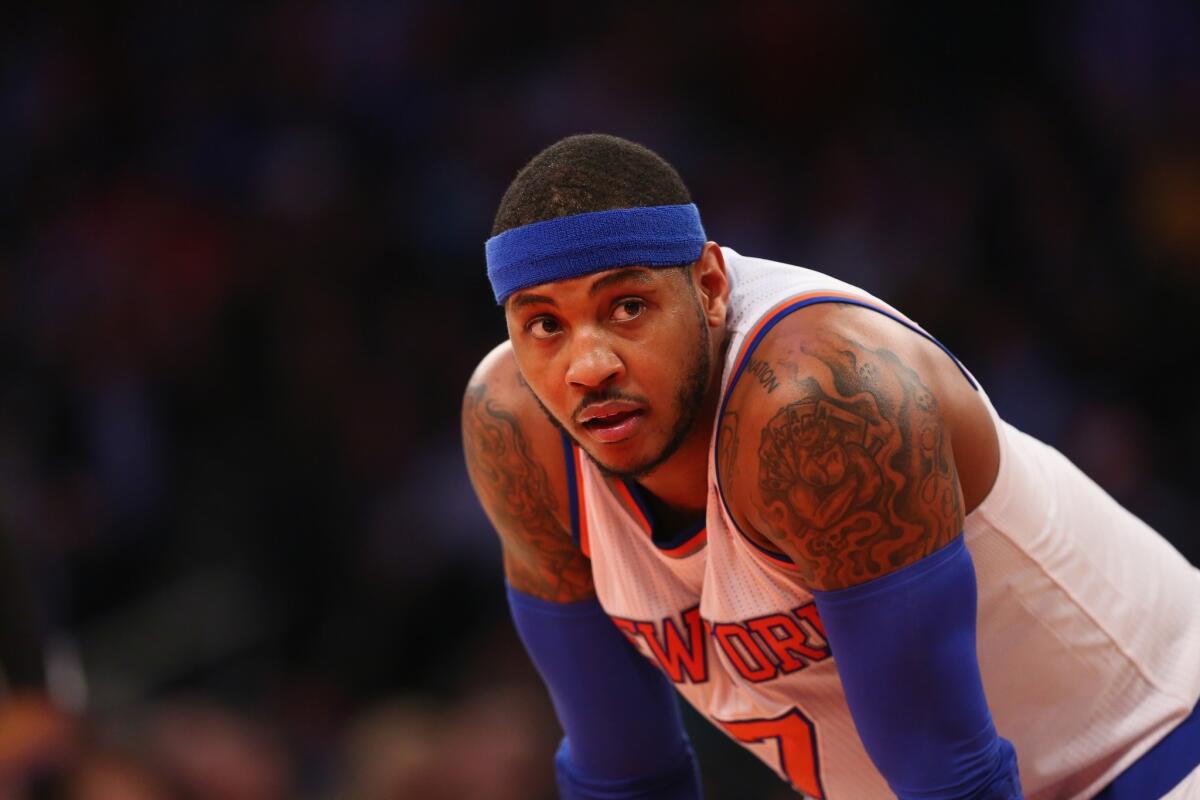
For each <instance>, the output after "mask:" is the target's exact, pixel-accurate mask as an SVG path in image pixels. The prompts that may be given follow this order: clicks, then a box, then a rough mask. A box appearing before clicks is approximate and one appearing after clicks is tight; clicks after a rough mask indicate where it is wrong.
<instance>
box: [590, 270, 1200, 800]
mask: <svg viewBox="0 0 1200 800" xmlns="http://www.w3.org/2000/svg"><path fill="white" fill-rule="evenodd" d="M724 253H725V261H726V265H727V267H728V271H729V277H730V282H731V284H732V290H731V297H730V312H729V321H728V325H729V333H730V336H731V342H730V347H729V351H728V352H729V355H728V358H727V362H726V364H725V369H724V376H723V392H724V396H727V395H728V392H729V391H730V390H731V389H732V386H731V385H730V384H731V380H732V379H733V378H734V377H735V375H736V374H737V368H738V365H739V364H741V363H742V362H744V361H745V360H746V359H747V356H748V354H749V352H750V351H751V350H752V349H753V346H754V345H755V344H756V342H757V339H758V338H761V336H762V335H763V334H764V333H765V331H766V329H769V327H770V326H771V325H772V324H773V320H778V319H781V318H782V317H783V316H785V315H786V314H788V313H791V311H793V310H795V309H796V308H799V307H802V306H803V305H807V304H810V303H815V302H831V301H842V302H854V303H859V304H862V305H865V306H868V307H871V308H874V309H876V310H879V311H881V312H883V313H885V314H887V315H889V316H892V317H893V318H895V319H897V320H898V321H899V322H901V323H902V324H906V325H908V326H909V327H913V328H914V329H916V328H915V326H913V325H912V323H911V322H908V321H907V320H905V319H904V318H903V317H902V316H901V315H899V313H898V312H896V311H895V310H894V309H892V308H890V307H889V306H887V305H886V304H884V303H882V302H881V301H879V300H877V299H876V298H874V297H872V296H870V295H869V294H867V293H866V292H864V291H862V290H861V289H858V288H855V287H853V286H850V285H848V284H846V283H843V282H841V281H838V280H836V279H834V278H831V277H829V276H827V275H822V274H820V273H818V272H813V271H811V270H807V269H803V268H800V267H794V266H789V265H785V264H778V263H775V262H770V261H764V260H762V259H755V258H746V257H743V256H740V255H738V254H737V253H735V252H733V251H732V250H728V249H726V250H725V251H724ZM756 377H757V378H758V379H759V380H769V379H770V376H762V375H758V376H756ZM981 391H982V390H981ZM985 399H986V398H985ZM988 407H989V409H991V404H990V402H989V403H988ZM992 416H993V419H994V420H995V423H996V429H997V432H998V435H999V438H1000V471H999V475H998V476H997V478H996V483H995V486H994V487H993V488H992V490H991V492H990V494H989V495H988V497H987V498H986V499H985V500H984V502H983V503H982V504H980V506H979V507H978V508H976V509H975V510H974V511H972V512H971V514H970V515H968V516H967V518H966V525H965V541H966V545H967V547H968V549H969V550H970V552H971V556H972V558H973V559H974V562H975V570H976V574H977V577H978V584H979V612H978V653H979V663H980V667H981V671H982V674H983V683H984V688H985V691H986V693H987V698H988V704H989V706H990V708H991V711H992V715H993V718H994V719H995V723H996V728H997V729H998V730H999V732H1000V735H1001V736H1004V737H1005V738H1007V739H1008V740H1010V741H1011V742H1012V743H1013V744H1014V746H1015V747H1016V751H1017V755H1018V759H1019V763H1020V770H1021V782H1022V785H1023V787H1024V790H1025V796H1026V797H1027V798H1029V800H1049V798H1055V799H1056V800H1057V799H1058V798H1088V797H1091V796H1092V795H1093V794H1094V793H1095V792H1097V791H1099V790H1100V789H1101V788H1103V787H1104V786H1105V785H1106V784H1107V783H1109V782H1110V781H1111V780H1112V779H1113V778H1114V777H1116V776H1117V775H1118V774H1119V773H1120V772H1121V771H1122V770H1123V769H1125V768H1126V767H1127V766H1129V765H1130V764H1131V763H1133V762H1134V761H1135V760H1136V759H1137V758H1138V757H1139V756H1140V755H1142V754H1143V753H1144V752H1145V751H1146V750H1148V749H1149V748H1150V747H1151V746H1152V745H1153V744H1154V743H1156V742H1157V741H1158V740H1159V739H1160V738H1162V737H1163V736H1164V735H1166V734H1167V733H1168V732H1169V731H1170V729H1171V728H1172V727H1174V726H1175V725H1176V724H1177V723H1179V722H1180V721H1181V720H1182V719H1184V718H1185V717H1186V716H1187V715H1188V713H1189V712H1190V711H1191V709H1192V707H1193V706H1194V705H1195V703H1196V699H1197V696H1198V695H1200V571H1198V570H1196V569H1194V568H1193V567H1191V566H1190V565H1189V564H1188V563H1187V561H1186V560H1185V559H1184V558H1183V557H1182V556H1181V555H1179V553H1178V552H1176V551H1175V550H1174V549H1173V548H1172V547H1171V546H1170V545H1169V544H1168V543H1167V542H1166V541H1165V540H1164V539H1162V538H1161V537H1160V536H1159V535H1158V534H1156V533H1155V532H1154V531H1153V530H1151V529H1150V528H1149V527H1147V526H1146V525H1145V524H1144V523H1142V522H1141V521H1140V520H1138V519H1137V518H1136V517H1134V516H1133V515H1131V514H1130V513H1129V512H1127V511H1126V510H1125V509H1123V508H1121V507H1120V506H1119V505H1118V504H1117V503H1116V502H1115V501H1114V500H1113V499H1112V498H1110V497H1109V496H1108V495H1107V494H1105V492H1104V491H1103V490H1101V489H1100V488H1099V487H1098V486H1097V485H1096V484H1095V483H1093V482H1092V481H1091V480H1090V479H1089V478H1087V477H1086V476H1085V475H1084V474H1083V473H1081V472H1080V471H1079V470H1078V469H1076V468H1075V467H1074V466H1073V465H1072V464H1071V463H1070V462H1069V461H1067V459H1066V458H1064V457H1063V456H1062V455H1061V454H1059V453H1058V452H1057V451H1056V450H1054V449H1053V448H1051V447H1048V446H1047V445H1044V444H1042V443H1041V442H1039V441H1037V440H1035V439H1033V438H1031V437H1029V436H1026V435H1025V434H1023V433H1021V432H1020V431H1018V430H1016V429H1015V428H1013V427H1012V426H1010V425H1008V424H1006V423H1004V422H1003V421H1001V420H1000V419H999V417H997V416H996V413H995V410H994V409H993V410H992ZM715 440H716V433H715V432H714V441H715ZM711 449H712V448H710V459H709V471H708V476H709V477H708V481H709V492H708V509H707V515H706V519H705V520H704V522H703V525H697V527H696V529H695V530H693V531H686V532H684V533H682V534H681V535H679V536H678V537H676V539H675V540H674V541H669V542H657V543H656V542H655V541H653V540H652V538H651V530H652V520H651V514H650V512H649V511H648V509H647V507H646V505H645V503H643V502H642V500H641V498H640V497H639V494H638V491H639V490H638V487H637V486H636V484H633V483H629V482H624V481H620V480H616V479H610V478H607V477H606V476H604V475H603V474H602V473H601V472H600V470H599V469H598V468H597V467H596V465H595V464H594V463H593V462H592V461H591V460H590V459H589V458H588V457H587V456H586V455H585V454H583V453H582V452H581V451H579V449H578V448H573V449H572V453H571V458H570V459H569V464H568V466H569V472H570V473H571V479H572V484H573V485H572V493H571V494H572V497H571V500H572V507H573V512H574V513H575V514H576V528H577V531H576V532H577V535H578V537H579V540H580V544H581V546H582V547H583V549H584V552H585V553H586V554H587V555H588V556H589V557H590V558H591V561H592V571H593V574H594V577H595V583H596V591H597V594H598V596H599V599H600V602H601V604H602V605H603V607H604V609H605V611H606V612H607V613H608V614H609V615H610V616H611V617H612V619H613V620H614V622H615V623H616V624H617V626H618V627H619V628H620V629H621V630H622V631H624V633H625V634H626V636H627V637H628V638H629V640H630V641H631V642H633V644H634V645H635V646H636V647H637V648H638V650H639V651H641V652H642V654H643V655H645V656H646V657H647V658H649V659H650V660H651V661H653V662H654V663H655V664H657V665H658V666H660V667H661V668H662V669H663V671H664V672H665V673H666V674H667V675H668V677H669V678H670V679H671V680H672V681H673V682H674V683H675V686H676V688H677V689H678V690H679V692H680V693H681V694H682V695H683V696H684V697H685V698H687V700H688V702H690V703H691V704H692V705H693V706H695V708H696V709H697V710H698V711H699V712H700V713H701V714H703V715H704V716H705V717H707V718H708V719H709V720H711V721H712V722H713V724H715V725H716V726H717V727H719V728H721V729H722V730H724V731H725V732H726V733H727V734H728V735H729V736H731V737H732V738H733V739H735V740H737V741H738V742H740V743H741V744H743V745H744V746H745V747H747V748H748V749H750V750H751V751H753V752H754V753H755V754H756V755H757V756H758V757H759V758H761V759H762V760H763V761H765V762H766V763H767V764H769V765H770V766H771V767H772V768H773V769H774V770H775V771H776V772H777V773H778V774H779V775H780V776H782V777H783V778H784V779H785V780H787V781H788V782H789V783H791V785H792V786H793V787H794V788H795V789H796V790H797V791H798V792H800V793H802V794H804V795H807V796H809V797H813V798H822V799H826V798H827V799H828V800H872V799H873V798H888V797H892V794H891V792H890V791H889V790H888V787H887V784H886V783H885V781H884V779H883V777H882V776H881V775H880V774H879V772H878V770H876V769H875V766H874V765H873V764H872V763H871V760H870V759H869V758H868V757H867V754H866V752H865V751H864V749H863V746H862V743H861V741H860V740H859V737H858V734H857V732H856V730H855V727H854V722H853V720H852V719H851V718H850V712H849V709H848V708H847V706H846V699H845V695H844V693H843V691H842V686H841V682H840V680H839V678H838V673H837V669H836V666H835V664H834V659H833V658H832V657H831V655H830V651H829V647H828V644H827V643H826V641H825V638H824V636H823V635H822V627H821V621H820V618H819V617H818V615H817V613H816V608H815V606H814V605H813V601H812V596H811V595H810V594H809V593H808V592H807V591H805V590H804V588H803V587H802V586H801V583H800V581H799V578H798V575H797V573H796V571H795V569H794V567H793V566H792V565H791V564H789V563H787V562H786V561H785V560H781V559H780V558H779V557H777V556H776V555H773V554H770V553H768V552H766V551H764V550H762V549H761V548H759V547H758V546H757V545H756V544H754V543H752V542H751V541H750V540H749V539H747V538H745V537H744V536H743V535H742V534H741V533H740V532H739V531H738V529H737V527H736V526H735V524H734V523H733V521H732V520H731V519H730V517H729V515H728V513H727V511H726V509H725V507H724V504H723V501H722V499H721V497H720V494H719V492H718V488H717V482H716V473H715V459H714V458H713V457H712V453H711ZM912 646H913V647H921V646H922V643H921V642H913V643H912Z"/></svg>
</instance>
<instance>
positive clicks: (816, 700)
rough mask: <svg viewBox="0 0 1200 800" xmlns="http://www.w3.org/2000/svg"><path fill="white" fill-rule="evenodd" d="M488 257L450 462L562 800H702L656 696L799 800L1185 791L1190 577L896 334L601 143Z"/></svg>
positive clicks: (1194, 736) (852, 294)
mask: <svg viewBox="0 0 1200 800" xmlns="http://www.w3.org/2000/svg"><path fill="white" fill-rule="evenodd" d="M486 252H487V262H488V275H489V278H490V280H491V283H492V287H493V290H494V293H495V296H496V300H497V301H498V302H499V303H500V304H502V306H503V309H504V315H505V319H506V322H507V325H508V333H509V338H508V341H506V342H504V343H503V344H501V345H500V346H499V347H497V348H496V349H495V350H494V351H493V352H492V353H490V354H489V355H488V356H487V357H486V358H484V360H483V362H482V363H481V364H480V366H479V368H478V370H477V371H476V373H475V375H474V376H473V378H472V379H471V382H470V386H469V387H468V389H467V393H466V398H465V401H464V405H463V435H464V440H465V449H466V455H467V462H468V467H469V470H470V474H471V479H472V481H473V484H474V486H475V489H476V492H477V493H478V495H479V498H480V500H481V502H482V504H483V506H484V508H485V510H486V511H487V513H488V515H489V517H490V519H491V521H492V522H493V524H494V525H495V527H496V530H497V531H498V532H499V535H500V539H501V542H502V543H503V550H504V564H505V572H506V576H507V580H508V597H509V601H510V604H511V608H512V613H513V617H514V620H515V622H516V626H517V630H518V632H519V633H520V635H521V638H522V640H523V641H524V643H525V646H526V648H527V649H528V651H529V653H530V655H531V657H532V659H533V661H534V663H535V664H536V666H537V668H538V669H539V671H540V673H541V675H542V676H543V678H544V680H545V682H546V685H547V687H548V688H549V690H550V694H551V697H552V700H553V702H554V705H555V709H556V711H557V713H558V716H559V719H560V721H561V722H562V725H563V728H564V730H565V731H566V737H565V739H564V740H563V743H562V746H561V748H560V750H559V752H558V755H557V758H556V768H557V774H558V781H559V786H560V791H561V794H562V796H563V797H564V798H610V799H611V798H680V799H682V798H696V797H699V796H700V790H699V779H698V777H697V771H696V766H695V763H694V760H695V759H694V757H693V755H692V752H691V750H690V747H689V745H688V743H687V741H686V739H685V736H684V734H683V732H682V728H681V726H680V719H679V715H678V710H677V707H676V706H675V704H674V701H673V695H672V693H671V692H670V690H669V687H670V686H672V685H673V686H674V688H675V689H677V690H678V692H679V693H680V694H682V695H683V696H684V698H686V699H687V701H688V702H690V703H692V705H694V706H695V707H696V709H697V710H698V711H699V712H700V713H701V714H703V715H704V716H705V717H706V718H708V719H709V720H710V721H711V722H712V723H713V724H714V725H716V726H718V727H719V728H721V729H722V730H723V731H724V732H725V733H726V734H728V735H729V736H730V737H732V738H733V739H735V740H736V741H738V742H740V743H742V744H743V745H744V746H746V747H747V748H749V749H750V750H752V751H753V752H754V753H755V754H756V755H758V756H759V757H760V758H761V759H762V760H764V761H765V762H766V763H767V764H769V765H770V766H771V767H772V768H773V769H774V770H775V771H776V772H777V773H778V774H779V775H780V776H781V777H782V778H783V779H785V780H787V781H788V782H789V783H790V784H791V786H792V787H793V788H794V789H795V790H796V791H797V792H798V793H800V794H802V795H804V796H807V797H812V798H828V799H829V800H870V799H871V798H883V797H891V796H893V795H894V796H899V797H901V798H922V799H923V800H943V799H944V798H989V799H990V798H1005V799H1006V800H1007V799H1009V798H1019V797H1028V798H1038V799H1043V798H1045V799H1047V800H1048V799H1049V798H1095V797H1100V798H1106V800H1129V799H1131V798H1137V800H1146V799H1147V798H1158V797H1163V796H1169V797H1171V798H1181V797H1189V798H1191V797H1200V767H1198V765H1200V714H1197V713H1196V711H1195V709H1196V701H1197V696H1198V695H1200V571H1198V570H1196V569H1194V568H1193V567H1191V566H1190V565H1189V564H1188V563H1187V562H1186V561H1185V560H1184V558H1183V557H1182V556H1180V555H1179V554H1178V553H1177V552H1176V551H1175V550H1174V549H1172V548H1171V546H1170V545H1169V544H1168V543H1167V542H1166V541H1165V540H1163V539H1162V538H1161V537H1160V536H1159V535H1158V534H1157V533H1155V532H1154V531H1153V530H1151V529H1150V528H1149V527H1147V526H1146V525H1145V524H1144V523H1142V522H1141V521H1140V520H1138V519H1137V518H1135V517H1134V516H1132V515H1131V514H1130V513H1128V512H1127V511H1125V510H1124V509H1123V508H1121V507H1120V506H1119V505H1118V504H1117V503H1116V502H1115V501H1113V500H1112V499H1111V498H1110V497H1109V496H1108V495H1107V494H1105V493H1104V492H1103V491H1102V490H1101V489H1100V488H1099V487H1097V486H1096V484H1094V483H1093V482H1092V481H1091V480H1089V479H1088V478H1087V477H1086V476H1085V475H1083V474H1082V473H1081V472H1080V471H1079V470H1078V469H1076V468H1075V467H1074V466H1073V465H1072V464H1071V463H1070V462H1068V461H1067V460H1066V459H1065V458H1064V457H1063V456H1062V455H1060V454H1059V453H1058V452H1057V451H1055V450H1054V449H1052V448H1050V447H1048V446H1046V445H1044V444H1042V443H1041V442H1038V441H1036V440H1035V439H1032V438H1030V437H1029V436H1026V435H1025V434H1023V433H1021V432H1020V431H1018V430H1016V429H1015V428H1013V427H1012V426H1010V425H1008V424H1006V423H1005V422H1004V421H1003V420H1001V419H1000V418H999V417H998V416H997V414H996V411H995V409H994V408H993V407H992V405H991V403H990V402H989V401H988V398H987V395H986V394H985V393H984V390H983V388H982V387H980V386H979V385H978V383H977V382H976V381H975V379H974V378H973V377H972V376H971V374H970V373H969V372H968V371H967V370H966V368H965V367H963V366H962V365H961V364H959V363H958V362H957V361H956V360H955V359H954V357H953V356H952V355H950V353H949V352H948V351H947V350H946V349H945V348H944V347H942V346H941V345H940V344H939V343H938V342H937V341H936V340H935V339H933V338H932V337H931V336H929V335H928V334H927V333H925V332H924V331H923V330H922V329H921V328H919V327H918V326H917V325H916V324H915V323H914V322H912V321H910V320H908V319H907V318H906V317H905V316H904V315H903V314H902V313H900V312H899V311H897V310H896V309H894V308H892V307H890V306H889V305H887V304H886V303H884V302H882V301H881V300H878V299H876V298H874V297H872V296H871V295H869V294H867V293H866V292H864V291H863V290H861V289H858V288H856V287H854V286H850V285H848V284H845V283H843V282H841V281H838V280H836V279H834V278H831V277H829V276H826V275H822V274H820V273H817V272H813V271H810V270H807V269H802V268H799V267H794V266H788V265H784V264H778V263H774V262H770V261H764V260H760V259H757V258H749V257H746V256H743V255H740V254H738V253H736V252H734V251H733V250H730V249H727V248H721V247H719V246H718V245H716V244H715V243H713V242H710V241H707V238H706V236H705V233H704V230H703V228H702V227H701V224H700V218H699V214H698V212H697V210H696V207H695V206H694V205H692V204H691V201H690V197H689V195H688V192H687V189H686V188H685V187H684V185H683V183H682V181H681V180H680V178H679V176H678V175H677V173H676V172H675V170H674V169H673V168H672V167H670V166H669V165H668V164H667V163H666V162H664V161H663V160H662V159H661V158H659V157H658V156H657V155H655V154H653V153H651V152H650V151H648V150H646V149H644V148H642V147H640V146H638V145H635V144H633V143H630V142H627V141H624V140H621V139H617V138H613V137H609V136H599V135H592V136H577V137H571V138H568V139H565V140H563V141H561V142H558V143H557V144H555V145H553V146H551V147H549V148H548V149H546V150H545V151H543V152H542V153H540V154H539V155H538V156H537V157H535V158H534V159H533V160H532V161H531V162H530V163H529V164H528V165H527V166H526V167H525V168H524V169H523V170H522V171H521V172H520V174H518V175H517V177H516V179H515V180H514V181H513V183H512V185H511V186H509V188H508V190H507V192H506V193H505V195H504V198H503V199H502V200H501V202H500V207H499V211H498V213H497V216H496V223H495V229H494V232H493V237H492V238H491V239H489V240H488V243H487V247H486Z"/></svg>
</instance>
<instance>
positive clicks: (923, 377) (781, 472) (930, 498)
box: [718, 304, 994, 590]
mask: <svg viewBox="0 0 1200 800" xmlns="http://www.w3.org/2000/svg"><path fill="white" fill-rule="evenodd" d="M972 394H975V392H974V389H973V387H972V386H971V384H970V383H969V382H968V381H967V380H966V378H965V377H964V376H963V375H962V373H961V372H959V370H958V367H957V365H956V364H955V363H954V362H953V361H952V360H951V359H950V358H949V357H948V356H946V355H945V354H944V353H942V352H941V351H940V350H939V349H938V348H937V346H936V345H933V344H932V343H930V342H929V341H928V340H926V339H924V338H923V337H921V336H919V335H918V334H915V333H914V332H912V331H909V330H908V329H907V328H904V327H903V326H901V325H899V324H897V323H896V322H895V321H893V320H890V319H888V318H887V317H885V316H883V315H881V314H878V313H876V312H874V311H870V310H867V309H862V308H858V307H855V306H850V305H836V304H828V305H821V306H814V307H811V308H807V309H803V310H802V311H799V312H797V313H794V314H792V315H791V316H789V317H787V318H786V319H785V320H783V321H782V322H781V323H780V324H779V325H777V326H776V327H775V328H774V329H772V331H771V332H770V333H769V334H768V335H767V337H765V338H764V340H763V341H762V342H761V343H760V344H759V346H758V348H757V349H756V351H755V352H754V353H753V354H752V356H751V360H750V362H749V364H748V365H747V368H746V371H745V373H744V374H743V377H742V378H741V380H740V381H739V382H738V385H737V386H736V387H735V388H734V391H733V393H732V394H731V396H730V399H729V402H728V404H727V406H726V411H725V414H724V415H723V417H722V420H721V436H722V443H721V454H720V458H719V460H718V469H719V470H720V472H721V481H722V485H723V486H724V487H726V500H727V501H728V503H729V505H730V510H731V511H732V512H733V514H734V517H735V519H736V520H737V522H738V524H739V525H740V526H742V527H743V530H746V531H747V532H748V534H750V535H753V536H756V537H758V538H760V539H762V540H763V541H764V543H766V544H768V545H770V546H772V547H775V548H776V549H778V550H780V551H781V552H783V553H785V554H786V555H788V556H789V557H790V558H791V559H792V560H793V561H794V562H795V563H796V565H797V567H798V568H799V570H800V573H801V575H802V577H803V578H804V580H805V582H806V583H807V584H808V585H809V586H810V587H811V588H813V589H817V590H832V589H839V588H844V587H847V586H853V585H855V584H858V583H862V582H864V581H867V580H870V579H872V578H876V577H879V576H882V575H886V574H888V573H890V572H893V571H895V570H898V569H901V568H902V567H904V566H907V565H908V564H911V563H913V562H915V561H918V560H920V559H921V558H923V557H925V556H926V555H929V554H930V553H932V552H934V551H935V550H937V549H939V548H940V547H942V546H943V545H945V544H946V543H948V542H949V541H951V540H952V539H953V538H954V537H955V536H957V535H958V534H959V532H960V531H961V530H962V526H963V519H964V517H965V510H964V499H963V487H962V483H961V481H960V476H959V469H958V466H957V464H956V459H955V448H954V445H953V442H952V436H951V433H952V431H953V430H954V428H955V424H954V423H955V420H956V419H957V418H958V417H959V416H961V415H963V414H968V415H969V414H976V413H978V411H979V408H982V405H981V402H980V401H979V399H978V398H977V397H976V398H972V397H971V396H970V395H972ZM972 404H974V405H972ZM960 406H961V407H962V408H960ZM976 406H978V408H976ZM964 409H965V410H964ZM972 409H973V410H972ZM985 413H986V412H985ZM984 424H986V425H988V426H990V424H991V423H990V419H988V420H986V421H985V423H984ZM975 457H976V454H975V453H974V452H972V453H970V454H969V455H968V458H970V459H974V458H975ZM993 477H994V475H993Z"/></svg>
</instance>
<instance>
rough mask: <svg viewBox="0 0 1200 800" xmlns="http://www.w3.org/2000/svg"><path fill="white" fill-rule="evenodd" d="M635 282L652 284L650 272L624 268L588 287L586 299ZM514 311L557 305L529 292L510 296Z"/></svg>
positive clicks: (639, 268) (644, 269) (548, 299)
mask: <svg viewBox="0 0 1200 800" xmlns="http://www.w3.org/2000/svg"><path fill="white" fill-rule="evenodd" d="M627 280H631V281H636V282H637V283H653V282H654V279H653V278H651V277H650V270H648V269H646V268H645V267H626V268H625V269H621V270H617V271H616V272H613V273H611V274H608V275H605V276H604V277H603V278H601V279H600V280H598V281H596V282H595V283H593V284H592V285H591V286H589V287H588V297H592V296H594V295H595V294H596V293H597V292H599V291H601V290H603V289H604V288H605V287H608V286H611V285H612V284H614V283H620V282H622V281H627ZM509 302H510V303H511V304H512V308H513V309H514V310H516V309H518V308H524V307H525V306H532V305H539V304H545V305H548V306H554V307H555V308H557V307H558V303H556V302H554V298H553V297H547V296H546V295H544V294H531V293H529V292H518V293H516V294H514V295H513V296H512V299H511V300H510V301H509Z"/></svg>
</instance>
